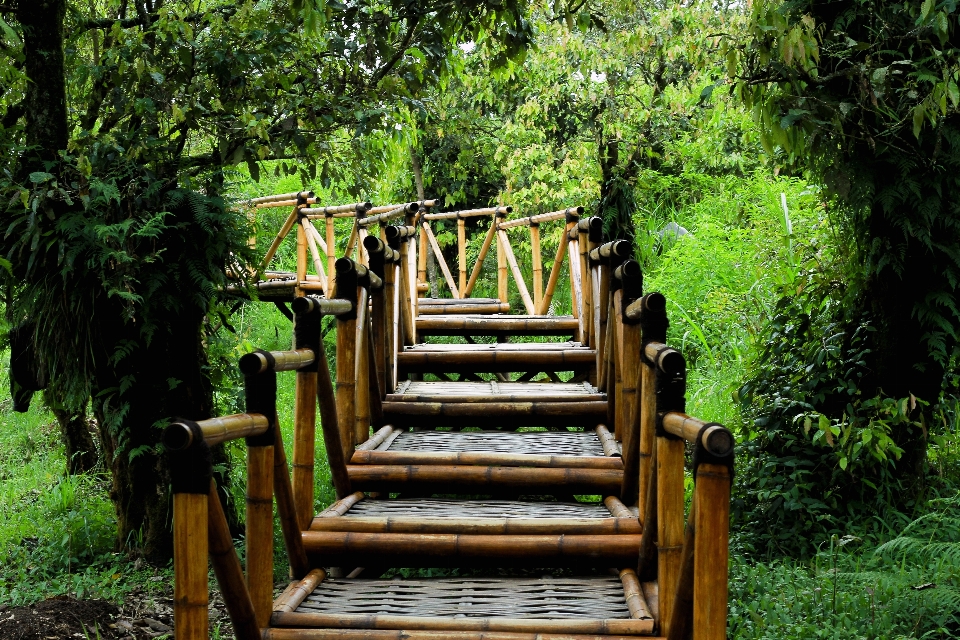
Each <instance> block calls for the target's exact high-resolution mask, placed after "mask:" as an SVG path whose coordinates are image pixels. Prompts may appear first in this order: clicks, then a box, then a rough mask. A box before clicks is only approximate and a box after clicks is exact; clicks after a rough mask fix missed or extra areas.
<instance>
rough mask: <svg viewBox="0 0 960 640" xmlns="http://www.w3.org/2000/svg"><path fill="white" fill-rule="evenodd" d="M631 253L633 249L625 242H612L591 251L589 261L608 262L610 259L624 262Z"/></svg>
mask: <svg viewBox="0 0 960 640" xmlns="http://www.w3.org/2000/svg"><path fill="white" fill-rule="evenodd" d="M632 251H633V249H632V248H631V247H630V243H629V242H627V241H626V240H613V241H612V242H607V243H605V244H602V245H600V246H599V247H597V248H596V249H594V250H593V251H591V252H590V259H591V260H593V261H594V262H600V261H602V260H610V258H617V259H619V260H626V259H627V258H629V257H630V255H631V252H632Z"/></svg>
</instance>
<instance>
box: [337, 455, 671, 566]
mask: <svg viewBox="0 0 960 640" xmlns="http://www.w3.org/2000/svg"><path fill="white" fill-rule="evenodd" d="M348 470H349V472H350V482H351V484H352V485H353V487H354V488H356V489H362V490H364V491H380V490H387V491H393V492H396V491H398V490H399V489H398V488H399V487H417V488H423V489H425V490H432V489H439V491H438V492H439V493H457V492H458V491H461V490H463V489H466V490H467V493H470V492H472V493H474V494H475V493H485V492H483V491H478V489H481V488H483V489H487V488H489V489H504V490H506V489H519V490H523V491H524V492H525V493H531V494H532V493H534V492H540V493H545V494H553V493H556V492H561V493H574V494H588V495H598V494H601V495H610V494H615V493H617V492H618V491H620V476H621V475H622V472H621V471H619V470H617V469H581V468H573V469H570V468H567V469H564V468H535V467H487V466H476V467H472V466H467V465H399V464H398V465H373V464H360V465H350V467H348ZM681 515H682V514H681ZM681 525H682V523H681ZM634 553H636V550H635V551H634ZM633 558H636V555H633V556H632V559H633ZM632 559H631V562H632Z"/></svg>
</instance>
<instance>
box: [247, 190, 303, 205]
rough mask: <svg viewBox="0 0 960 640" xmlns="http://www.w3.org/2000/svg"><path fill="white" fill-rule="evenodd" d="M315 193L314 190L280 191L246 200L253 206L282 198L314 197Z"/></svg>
mask: <svg viewBox="0 0 960 640" xmlns="http://www.w3.org/2000/svg"><path fill="white" fill-rule="evenodd" d="M314 195H315V194H314V193H313V191H294V192H292V193H278V194H277V195H273V196H260V197H259V198H251V199H250V200H247V201H246V204H248V205H250V206H253V205H258V204H264V203H267V202H278V201H280V200H295V199H297V198H301V197H302V198H312V197H313V196H314Z"/></svg>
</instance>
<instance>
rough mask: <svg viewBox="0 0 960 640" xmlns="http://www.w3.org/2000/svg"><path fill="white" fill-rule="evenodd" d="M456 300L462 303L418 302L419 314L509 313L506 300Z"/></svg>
mask: <svg viewBox="0 0 960 640" xmlns="http://www.w3.org/2000/svg"><path fill="white" fill-rule="evenodd" d="M421 300H430V298H421ZM455 300H457V301H458V302H460V301H462V304H457V305H439V304H424V303H420V304H419V305H418V306H419V307H420V315H421V316H436V315H445V314H451V315H457V314H461V313H469V314H495V313H510V305H509V304H508V303H506V302H500V301H499V300H498V301H497V302H494V303H480V304H477V303H474V302H471V301H470V299H469V298H455Z"/></svg>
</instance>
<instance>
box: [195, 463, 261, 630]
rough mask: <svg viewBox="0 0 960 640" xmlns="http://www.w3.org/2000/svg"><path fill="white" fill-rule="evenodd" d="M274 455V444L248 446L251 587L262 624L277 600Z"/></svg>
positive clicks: (255, 610) (249, 569)
mask: <svg viewBox="0 0 960 640" xmlns="http://www.w3.org/2000/svg"><path fill="white" fill-rule="evenodd" d="M273 456H274V453H273V445H267V446H248V447H247V532H246V536H247V537H246V542H247V590H248V591H249V592H250V600H251V601H252V602H253V610H254V612H255V613H256V617H257V624H258V625H260V626H261V627H265V626H267V624H268V622H269V621H270V609H271V607H272V604H273ZM204 564H205V563H204Z"/></svg>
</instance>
